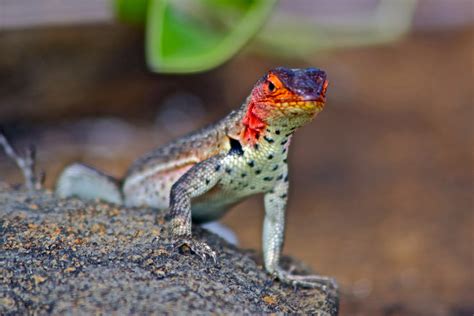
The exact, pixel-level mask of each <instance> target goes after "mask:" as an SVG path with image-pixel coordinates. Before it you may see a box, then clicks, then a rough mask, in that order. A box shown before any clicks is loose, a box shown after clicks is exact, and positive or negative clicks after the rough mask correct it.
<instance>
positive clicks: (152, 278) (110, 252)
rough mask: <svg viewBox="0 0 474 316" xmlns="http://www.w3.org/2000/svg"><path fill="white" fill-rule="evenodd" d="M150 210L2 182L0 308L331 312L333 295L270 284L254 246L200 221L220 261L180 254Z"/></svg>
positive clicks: (333, 312) (53, 311)
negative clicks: (240, 244)
mask: <svg viewBox="0 0 474 316" xmlns="http://www.w3.org/2000/svg"><path fill="white" fill-rule="evenodd" d="M155 215H156V214H155V213H154V212H153V210H151V209H143V208H140V209H130V208H122V207H118V206H116V205H111V204H105V203H86V202H83V201H81V200H78V199H66V200H61V199H57V198H56V197H55V196H54V195H53V194H51V193H50V192H46V191H38V192H35V193H28V192H27V191H25V190H23V189H21V188H14V187H11V186H8V185H6V184H3V183H0V223H1V226H0V267H1V273H0V275H1V277H0V288H1V289H2V291H0V314H2V315H5V314H56V315H58V314H65V313H68V314H71V313H72V314H84V313H85V314H97V313H102V314H110V313H116V314H149V313H156V314H161V313H183V314H188V313H191V314H197V313H210V312H212V313H216V314H229V313H232V314H235V313H237V314H254V313H276V312H277V313H302V314H317V315H337V313H338V295H337V293H331V294H330V295H324V294H322V293H320V292H319V291H318V290H315V289H302V288H293V287H291V286H287V285H283V284H281V283H279V282H278V281H274V280H272V278H271V277H270V276H269V275H268V274H266V273H265V272H264V271H263V268H262V266H261V265H259V264H258V260H259V259H258V256H257V255H256V254H255V253H254V252H252V251H243V250H240V249H238V248H236V247H234V246H232V245H230V244H228V243H226V242H225V241H224V240H222V239H221V238H219V237H218V236H216V235H214V234H211V233H209V232H207V231H206V230H204V229H202V228H200V227H197V226H195V229H194V232H195V234H196V235H197V237H198V238H202V239H204V240H206V241H207V242H208V243H209V245H210V246H211V247H213V248H214V249H215V250H216V251H217V252H218V254H219V256H218V263H217V264H216V265H214V264H213V263H212V262H211V261H209V262H202V261H201V260H200V259H199V258H198V257H197V256H195V255H192V254H190V253H185V254H182V253H179V252H178V250H175V249H174V248H173V247H171V246H170V245H171V243H170V240H169V238H168V237H167V236H166V233H165V231H166V229H163V227H166V225H164V221H163V218H162V216H161V215H160V214H159V215H158V216H157V217H156V221H157V222H156V221H155ZM157 223H158V224H157ZM160 224H161V225H160ZM290 263H291V264H293V265H296V266H297V267H298V272H300V273H307V272H308V270H307V269H305V268H304V266H303V265H302V264H300V263H297V262H295V261H293V260H292V259H290V258H285V264H286V265H289V264H290Z"/></svg>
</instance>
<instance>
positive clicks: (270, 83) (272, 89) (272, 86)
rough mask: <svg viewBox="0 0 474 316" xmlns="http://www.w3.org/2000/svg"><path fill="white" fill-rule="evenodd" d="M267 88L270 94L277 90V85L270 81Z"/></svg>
mask: <svg viewBox="0 0 474 316" xmlns="http://www.w3.org/2000/svg"><path fill="white" fill-rule="evenodd" d="M267 87H268V91H270V92H273V91H275V89H276V87H275V85H274V84H273V82H271V81H268V84H267Z"/></svg>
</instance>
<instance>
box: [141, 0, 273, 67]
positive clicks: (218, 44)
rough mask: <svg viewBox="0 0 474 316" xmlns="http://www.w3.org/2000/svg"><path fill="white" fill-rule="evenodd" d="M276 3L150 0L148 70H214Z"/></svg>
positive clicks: (237, 48)
mask: <svg viewBox="0 0 474 316" xmlns="http://www.w3.org/2000/svg"><path fill="white" fill-rule="evenodd" d="M275 2H276V0H232V1H231V0H220V1H219V0H189V1H182V0H181V1H176V0H175V1H172V0H150V3H149V7H148V16H147V25H146V58H147V63H148V65H149V67H150V69H151V70H153V71H155V72H161V73H190V72H199V71H204V70H208V69H210V68H213V67H216V66H218V65H220V64H222V63H223V62H225V61H226V60H227V59H229V58H230V57H232V56H233V55H234V54H235V53H236V52H237V51H238V50H239V49H240V48H242V46H243V45H245V43H247V41H248V40H249V39H250V38H251V37H252V36H253V35H254V34H255V33H256V32H257V31H258V29H259V27H260V26H261V25H262V24H263V22H264V21H265V20H266V17H267V16H268V14H269V13H270V12H271V9H272V7H273V5H274V4H275Z"/></svg>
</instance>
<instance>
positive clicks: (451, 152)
mask: <svg viewBox="0 0 474 316" xmlns="http://www.w3.org/2000/svg"><path fill="white" fill-rule="evenodd" d="M2 1H3V2H2ZM45 2H47V1H45ZM320 2H321V1H320ZM346 2H347V1H346ZM362 2H364V3H365V5H366V6H369V7H370V5H371V3H372V2H371V1H362ZM10 3H11V2H10ZM85 3H87V1H86V2H85ZM298 3H299V6H292V5H289V2H288V1H282V3H281V4H280V6H279V8H278V10H296V12H297V13H298V12H303V11H304V12H306V13H308V6H309V7H310V8H314V7H313V6H312V4H310V3H309V2H308V1H298ZM446 3H447V2H443V1H434V0H433V1H432V2H430V1H420V2H419V5H418V7H417V11H416V12H415V16H414V22H413V24H412V27H411V28H410V31H409V32H408V33H407V34H405V35H404V36H403V37H402V38H401V39H399V40H397V41H390V42H387V43H383V44H378V45H371V46H353V47H346V48H336V49H331V50H327V49H326V50H317V51H314V53H312V54H309V55H305V56H303V57H302V56H299V57H292V56H288V55H285V56H280V57H277V56H275V55H269V54H268V53H265V51H264V50H262V49H261V46H260V45H259V44H258V43H256V42H253V43H251V44H250V45H249V46H248V47H247V48H246V49H244V50H243V51H242V52H241V53H239V54H238V55H237V56H236V57H235V58H234V59H232V60H231V61H230V62H228V63H226V64H225V65H223V66H221V67H219V68H218V69H215V70H212V71H209V72H206V73H203V74H195V75H157V74H152V73H150V72H149V71H148V70H147V69H146V66H145V63H144V59H143V34H142V32H141V30H140V29H134V28H130V27H126V26H124V25H120V24H115V23H110V21H109V19H110V16H109V15H108V14H107V13H105V12H106V11H104V14H102V15H101V14H98V13H97V12H101V11H93V12H95V15H93V16H92V18H91V19H90V20H93V21H95V22H94V23H90V20H87V18H83V17H82V16H81V15H80V14H79V16H80V18H81V19H84V20H80V21H87V22H88V23H85V24H83V25H54V26H51V25H43V24H42V25H40V26H35V27H28V25H30V24H34V25H37V23H39V24H41V23H43V22H42V21H40V22H37V21H33V22H31V21H30V22H24V23H20V22H22V20H18V19H16V20H15V19H11V18H10V19H6V18H5V17H6V16H7V15H6V13H5V12H7V11H6V8H7V4H8V1H6V2H5V0H0V4H3V6H2V5H0V10H2V8H3V9H4V10H3V20H2V21H3V22H4V23H0V25H2V26H3V30H2V31H0V125H2V127H3V128H4V129H5V131H6V133H7V135H8V136H9V137H10V139H11V140H12V141H13V142H14V143H15V145H16V146H17V147H18V148H22V147H24V146H26V145H27V144H29V143H34V144H36V145H37V147H38V159H39V161H38V163H39V166H40V168H42V169H44V170H45V171H46V174H47V182H46V183H47V186H48V187H49V188H52V186H53V183H54V180H55V178H56V176H57V175H58V172H59V171H60V170H61V168H62V167H64V166H65V165H66V164H67V163H70V162H72V161H77V160H78V161H82V162H85V163H88V164H91V165H94V166H96V167H98V168H100V169H102V170H105V171H107V172H109V173H111V174H113V175H115V176H120V175H122V174H123V173H124V172H125V170H126V168H127V166H128V165H129V164H130V163H131V162H132V161H133V160H134V159H136V158H137V157H138V156H139V155H141V154H142V153H144V152H146V151H148V150H150V149H152V148H154V147H156V146H158V145H161V144H164V143H165V142H166V141H168V140H171V139H172V138H174V137H177V136H180V135H182V134H184V133H186V132H188V131H190V130H193V129H195V128H197V127H200V126H202V125H203V124H206V123H209V122H212V121H213V120H215V119H218V118H220V117H222V116H223V115H225V114H226V113H228V112H229V110H231V109H233V108H235V107H236V106H238V105H239V104H240V103H241V102H242V101H243V99H244V98H245V96H246V94H247V93H248V92H249V91H250V89H251V87H252V85H253V83H254V82H255V81H256V80H257V79H258V78H259V76H261V75H262V74H263V73H264V72H265V71H266V70H268V69H269V68H272V67H274V66H278V65H284V66H292V67H306V66H316V67H320V68H323V69H325V70H326V71H327V72H328V74H329V80H330V88H329V91H328V106H327V107H326V109H325V111H324V112H323V113H322V114H321V115H320V116H319V117H318V118H317V119H316V120H315V121H314V122H313V123H312V124H310V125H308V126H306V127H304V128H303V129H301V130H300V131H298V132H297V136H296V137H295V138H294V142H293V144H292V151H291V154H290V168H291V173H290V180H291V184H292V185H291V195H290V204H289V210H288V217H287V218H288V223H287V237H286V244H285V252H286V253H288V254H291V255H293V256H295V257H297V258H300V259H302V260H303V261H305V262H307V263H308V264H309V265H310V266H311V267H312V268H314V269H315V270H317V271H318V272H320V273H323V274H327V275H332V276H335V277H336V278H337V280H338V281H339V282H340V284H341V286H342V291H343V296H342V301H341V315H472V314H473V313H474V294H473V293H474V276H473V271H474V270H473V267H474V264H473V249H474V244H473V243H474V238H473V231H474V218H473V217H474V216H473V214H474V212H473V169H474V168H473V167H474V157H473V145H474V144H473V127H472V126H473V118H474V113H473V105H474V104H473V97H474V96H473V87H474V78H473V57H474V54H473V53H474V27H473V24H472V21H473V20H472V11H471V13H469V12H467V10H471V9H472V2H471V1H458V2H456V1H453V2H450V4H451V5H447V4H446ZM295 7H296V9H295ZM298 8H299V9H300V11H298ZM8 9H9V10H12V9H11V7H8ZM323 9H324V7H323ZM326 10H329V12H332V13H333V14H337V13H338V12H339V11H338V10H341V8H333V7H331V6H329V5H327V4H326ZM331 10H332V11H331ZM59 11H60V10H59ZM314 11H317V10H314ZM8 12H10V11H8ZM18 12H20V13H21V12H24V11H21V10H20V11H18ZM77 12H79V13H81V12H83V11H80V10H79V11H77ZM84 12H88V11H87V10H84ZM323 13H324V12H323ZM323 13H321V12H320V11H318V13H317V14H319V15H322V14H323ZM61 14H62V13H61V12H60V13H59V15H58V16H60V17H61V16H63V17H64V15H61ZM81 14H82V13H81ZM317 14H316V13H315V17H314V18H317ZM25 16H26V17H28V15H27V14H26V15H25ZM32 16H36V15H34V14H33V15H32ZM84 16H85V17H87V16H89V17H91V15H87V13H86V14H84ZM1 17H2V15H1V14H0V18H1ZM50 19H51V20H52V21H54V19H53V18H50ZM71 19H72V18H71ZM0 20H1V19H0ZM10 20H11V21H14V22H9V23H7V22H8V21H10ZM63 20H64V19H63ZM76 20H77V19H76ZM60 21H62V20H60ZM56 22H57V21H56ZM29 23H30V24H29ZM270 23H272V22H270ZM263 31H265V29H264V30H263ZM0 179H1V180H5V181H9V182H20V181H21V177H20V175H19V172H18V170H17V168H16V167H15V165H14V164H13V163H12V162H11V161H9V160H8V159H6V157H5V155H4V154H3V153H1V154H0ZM262 216H263V209H262V204H261V199H259V198H253V199H251V200H249V201H247V202H245V203H243V204H241V205H239V206H238V207H236V208H235V209H233V210H232V211H231V212H230V213H229V214H228V215H227V216H226V217H225V218H224V220H223V222H224V223H225V224H227V225H228V226H230V227H232V228H233V229H234V231H235V232H236V233H237V235H238V237H239V240H240V243H241V246H242V247H246V248H256V249H260V247H261V244H260V243H261V241H260V233H261V222H262Z"/></svg>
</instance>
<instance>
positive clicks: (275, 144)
mask: <svg viewBox="0 0 474 316" xmlns="http://www.w3.org/2000/svg"><path fill="white" fill-rule="evenodd" d="M327 86H328V81H327V80H326V73H325V72H324V71H322V70H319V69H316V68H306V69H287V68H283V67H278V68H275V69H272V70H270V71H269V72H268V73H267V74H265V75H264V76H263V77H262V78H260V79H259V80H258V81H257V83H256V84H255V86H254V87H253V89H252V92H251V93H250V95H249V96H248V97H247V99H246V101H245V102H244V103H243V104H242V106H241V107H240V108H239V109H237V110H235V111H232V112H231V113H230V114H229V115H227V116H226V117H225V118H223V119H222V120H220V121H218V122H217V123H215V124H212V125H210V126H208V127H205V128H203V129H200V130H198V131H195V132H193V133H191V134H189V135H187V136H184V137H182V138H179V139H177V140H175V141H172V142H171V143H169V144H167V145H165V146H163V147H160V148H158V149H155V150H153V151H152V152H150V153H148V154H146V155H145V156H143V157H142V158H140V159H138V160H137V161H135V162H134V163H133V165H132V166H131V167H130V169H129V171H128V172H127V174H126V176H125V177H124V178H123V180H121V181H119V180H116V179H114V178H112V177H110V176H108V175H106V174H104V173H102V172H99V171H97V170H96V169H93V168H91V167H89V166H86V165H83V164H79V163H75V164H72V165H70V166H68V167H66V168H65V169H64V171H63V172H62V174H61V175H60V177H59V179H58V183H57V185H56V192H57V193H58V194H59V196H61V197H68V196H79V197H81V198H84V199H102V200H105V201H108V202H112V203H117V204H124V205H126V206H132V207H133V206H150V207H153V208H157V209H163V210H167V213H166V217H165V218H166V219H168V220H169V221H170V223H171V229H172V234H173V237H175V238H176V240H177V241H178V242H179V245H187V246H188V247H189V248H190V249H191V250H192V251H193V252H194V253H195V254H197V255H198V256H200V257H201V258H202V259H203V260H205V259H206V258H207V257H210V258H212V259H214V261H215V258H216V253H215V252H214V251H213V250H212V249H211V248H210V247H209V246H208V245H207V244H206V243H204V242H202V241H199V240H196V239H194V238H193V237H192V236H191V220H193V221H194V222H198V223H199V222H200V223H202V222H208V221H212V220H215V219H217V218H219V217H221V216H222V215H223V214H224V213H225V212H226V211H227V210H229V208H231V207H232V206H234V205H235V204H237V203H238V202H240V201H241V200H243V199H244V198H246V197H248V196H250V195H254V194H258V193H264V204H265V219H264V223H263V257H264V266H265V269H266V270H267V271H268V272H269V273H271V274H273V275H274V276H276V277H277V278H278V279H279V280H280V281H282V282H284V283H290V284H293V285H301V286H303V287H314V288H319V289H322V290H326V289H328V286H331V287H336V283H335V281H334V279H332V278H329V277H325V276H319V275H310V276H300V275H294V274H292V273H291V272H288V271H285V270H284V269H282V268H281V267H280V265H279V260H280V255H281V250H282V245H283V239H284V230H285V209H286V203H287V198H288V164H287V155H288V147H289V145H290V141H291V137H292V136H293V133H294V131H295V130H296V129H297V128H299V127H301V126H303V125H305V124H306V123H308V122H310V121H311V120H312V119H313V118H314V117H315V116H316V115H317V114H318V113H319V112H321V110H322V109H323V107H324V104H325V102H326V89H327Z"/></svg>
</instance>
